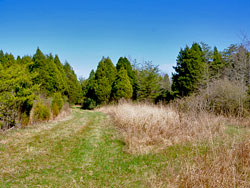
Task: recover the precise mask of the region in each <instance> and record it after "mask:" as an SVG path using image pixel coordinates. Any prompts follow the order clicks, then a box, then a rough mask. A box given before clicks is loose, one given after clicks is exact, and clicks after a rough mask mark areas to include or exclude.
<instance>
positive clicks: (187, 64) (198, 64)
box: [172, 43, 206, 96]
mask: <svg viewBox="0 0 250 188" xmlns="http://www.w3.org/2000/svg"><path fill="white" fill-rule="evenodd" d="M174 69H175V72H176V73H174V74H173V78H172V79H173V84H172V90H173V91H174V92H175V93H176V95H177V96H187V95H190V94H192V93H193V92H194V91H195V90H196V89H198V86H199V84H201V83H202V81H204V77H205V70H206V64H205V59H204V54H203V52H202V50H201V47H200V45H199V44H197V43H194V44H193V45H192V47H191V48H189V47H188V46H186V48H185V49H184V50H183V49H181V50H180V53H179V55H178V57H177V66H176V67H174Z"/></svg>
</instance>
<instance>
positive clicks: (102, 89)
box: [95, 58, 116, 104]
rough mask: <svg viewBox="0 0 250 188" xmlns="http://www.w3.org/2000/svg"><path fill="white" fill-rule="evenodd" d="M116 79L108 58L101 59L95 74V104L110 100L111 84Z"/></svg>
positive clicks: (113, 68) (113, 67) (114, 69)
mask: <svg viewBox="0 0 250 188" xmlns="http://www.w3.org/2000/svg"><path fill="white" fill-rule="evenodd" d="M115 78H116V68H115V66H114V65H113V63H112V61H111V60H110V59H109V58H102V60H101V61H100V62H99V64H98V66H97V70H96V74H95V80H96V84H95V95H96V98H97V104H101V103H107V102H108V101H109V100H110V95H111V89H112V84H113V82H114V80H115Z"/></svg>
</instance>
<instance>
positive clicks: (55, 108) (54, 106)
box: [51, 93, 63, 117]
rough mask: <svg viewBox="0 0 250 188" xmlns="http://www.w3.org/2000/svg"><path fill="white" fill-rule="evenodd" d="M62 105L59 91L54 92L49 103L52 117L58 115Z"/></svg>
mask: <svg viewBox="0 0 250 188" xmlns="http://www.w3.org/2000/svg"><path fill="white" fill-rule="evenodd" d="M62 107H63V98H62V95H61V93H55V94H54V96H53V100H52V103H51V110H52V113H53V117H56V116H58V114H59V113H60V111H61V109H62Z"/></svg>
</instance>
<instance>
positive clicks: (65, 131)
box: [0, 108, 250, 187]
mask: <svg viewBox="0 0 250 188" xmlns="http://www.w3.org/2000/svg"><path fill="white" fill-rule="evenodd" d="M111 122H113V121H110V117H109V116H107V115H105V114H104V113H101V112H92V111H82V110H80V109H78V108H74V109H73V110H72V114H71V116H69V117H67V118H66V119H64V120H61V121H57V122H51V123H46V124H40V125H34V126H31V127H27V128H25V129H16V130H10V131H7V132H5V133H1V134H0V187H193V186H195V185H196V184H192V183H193V182H196V181H199V182H203V184H201V186H204V187H206V186H208V187H213V186H214V185H221V186H220V187H227V186H228V187H229V185H230V184H231V183H232V182H233V184H231V187H233V186H235V187H237V186H238V187H240V186H243V187H244V186H248V185H249V182H248V181H247V180H250V174H249V172H250V170H249V161H248V159H249V154H248V153H246V156H245V157H244V156H243V157H241V156H240V159H239V160H246V161H241V162H238V161H235V162H236V163H237V164H232V165H231V164H229V166H227V167H228V168H229V169H220V168H219V167H218V168H217V167H216V166H217V165H221V163H223V162H225V161H227V160H228V157H229V158H230V157H233V158H232V159H238V158H239V157H238V158H237V156H236V158H235V157H234V156H226V155H227V152H228V151H229V150H230V151H231V149H232V146H235V147H234V149H235V151H238V150H239V152H238V153H237V152H236V155H237V154H240V153H241V154H242V155H243V154H244V153H243V152H241V151H244V152H247V151H250V147H249V145H248V142H249V137H250V131H249V128H239V127H235V126H233V125H230V126H229V125H228V126H226V129H225V135H224V137H219V136H218V137H216V138H214V140H213V141H211V140H209V141H203V142H196V143H195V144H194V143H191V142H188V141H187V142H185V143H178V144H175V145H172V146H169V147H166V149H164V150H161V152H158V153H153V152H151V153H147V154H136V153H135V154H131V153H129V152H127V151H128V150H127V147H128V146H127V145H126V142H125V140H124V138H123V137H122V134H120V131H119V130H118V129H117V128H116V127H115V126H114V123H111ZM211 142H212V144H211ZM244 144H245V145H244ZM248 147H249V148H248ZM237 149H238V150H237ZM248 149H249V150H248ZM217 150H218V151H217ZM215 151H217V152H215ZM218 153H221V154H222V155H221V156H220V155H218ZM217 160H218V161H217ZM238 163H239V164H238ZM199 165H200V166H199ZM237 165H238V166H237ZM239 165H241V166H239ZM242 165H243V167H242ZM207 166H209V168H207ZM222 166H223V165H222ZM223 167H224V166H223ZM236 167H238V168H239V169H236ZM234 168H235V169H234ZM243 168H244V169H243ZM190 169H192V170H194V171H193V172H192V173H190V171H189V170H190ZM218 169H219V171H220V172H221V173H222V175H223V177H222V178H224V180H220V179H218V180H220V182H219V183H220V184H216V183H215V184H211V183H210V181H209V180H206V178H208V176H210V178H211V176H213V171H215V174H217V175H218V172H217V171H216V170H218ZM209 170H210V171H209ZM231 171H232V172H233V173H235V175H234V176H233V177H231V174H230V173H231ZM239 171H242V173H244V174H243V175H241V176H238V175H237V173H238V172H239ZM187 173H188V174H187ZM223 173H224V174H223ZM225 173H229V174H228V176H226V175H227V174H225ZM196 174H198V175H199V176H196ZM225 177H228V178H235V179H232V182H231V181H230V182H229V181H228V179H227V178H225ZM197 178H198V179H197ZM212 178H213V177H212ZM214 178H215V179H214V180H217V179H216V177H214ZM218 178H219V177H218Z"/></svg>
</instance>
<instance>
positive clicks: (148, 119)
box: [98, 103, 225, 153]
mask: <svg viewBox="0 0 250 188" xmlns="http://www.w3.org/2000/svg"><path fill="white" fill-rule="evenodd" d="M98 111H101V112H105V113H108V114H110V115H111V116H112V117H113V119H114V121H115V122H114V123H115V125H116V126H117V127H118V128H119V130H120V132H121V134H122V136H123V138H124V140H125V142H126V143H127V146H128V152H130V153H148V152H150V151H152V150H154V151H159V150H161V149H164V148H166V147H167V146H172V145H175V144H179V143H186V142H194V141H202V140H204V139H206V140H207V139H213V138H214V137H215V136H218V135H221V134H223V133H224V129H225V127H224V122H225V121H224V118H223V117H221V116H214V115H211V114H208V113H199V114H190V113H181V114H180V113H178V112H177V111H176V110H175V109H174V108H173V107H170V106H168V107H166V106H156V105H150V104H143V103H141V104H132V103H120V104H118V105H111V106H104V107H101V108H100V109H98Z"/></svg>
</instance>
